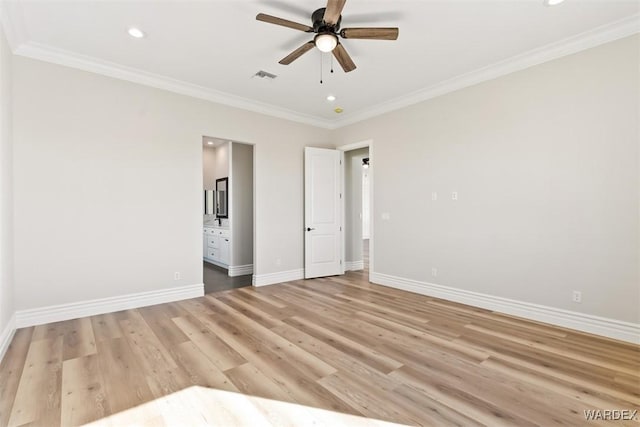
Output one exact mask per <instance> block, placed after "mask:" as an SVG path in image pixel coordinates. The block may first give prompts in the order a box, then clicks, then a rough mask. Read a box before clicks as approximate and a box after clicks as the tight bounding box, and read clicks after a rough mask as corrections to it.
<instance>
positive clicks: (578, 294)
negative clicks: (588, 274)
mask: <svg viewBox="0 0 640 427" xmlns="http://www.w3.org/2000/svg"><path fill="white" fill-rule="evenodd" d="M573 302H577V303H581V302H582V292H580V291H573Z"/></svg>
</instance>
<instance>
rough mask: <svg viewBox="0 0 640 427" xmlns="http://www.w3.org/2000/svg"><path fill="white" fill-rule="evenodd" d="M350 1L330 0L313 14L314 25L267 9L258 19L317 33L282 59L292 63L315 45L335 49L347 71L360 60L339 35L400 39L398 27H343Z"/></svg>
mask: <svg viewBox="0 0 640 427" xmlns="http://www.w3.org/2000/svg"><path fill="white" fill-rule="evenodd" d="M346 1H347V0H328V1H327V7H323V8H320V9H318V10H316V11H315V12H313V13H312V14H311V22H312V25H313V26H311V27H310V26H308V25H304V24H299V23H297V22H293V21H289V20H287V19H282V18H278V17H276V16H271V15H266V14H264V13H259V14H258V15H257V16H256V19H257V20H258V21H263V22H268V23H270V24H276V25H281V26H283V27H288V28H293V29H294V30H298V31H304V32H305V33H315V34H316V35H315V37H314V38H313V40H312V41H309V42H307V43H305V44H303V45H302V46H300V47H299V48H297V49H296V50H294V51H293V52H291V53H290V54H289V55H287V56H285V57H284V58H282V59H281V60H280V61H279V62H280V64H283V65H289V64H291V63H292V62H293V61H295V60H296V59H298V58H300V57H301V56H302V55H303V54H305V53H307V52H308V51H309V50H311V49H313V47H314V46H315V47H317V48H318V49H319V50H320V51H321V52H331V53H333V56H334V57H335V58H336V59H337V60H338V63H340V66H341V67H342V69H343V70H344V71H345V73H348V72H349V71H353V70H355V69H356V64H354V63H353V60H352V59H351V57H350V56H349V54H348V53H347V51H346V50H345V48H344V46H342V43H340V40H339V39H338V36H340V37H342V38H343V39H369V40H396V39H397V38H398V28H343V29H340V23H341V21H342V15H341V13H342V9H343V8H344V4H345V3H346Z"/></svg>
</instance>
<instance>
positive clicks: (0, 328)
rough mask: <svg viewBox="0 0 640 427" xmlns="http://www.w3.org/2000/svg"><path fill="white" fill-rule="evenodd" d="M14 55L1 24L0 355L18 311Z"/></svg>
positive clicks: (0, 355)
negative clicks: (14, 155) (15, 305)
mask: <svg viewBox="0 0 640 427" xmlns="http://www.w3.org/2000/svg"><path fill="white" fill-rule="evenodd" d="M11 62H12V55H11V50H10V49H9V46H8V44H7V40H6V38H5V35H4V31H3V30H2V27H1V26H0V358H1V357H2V348H1V347H2V338H3V332H4V331H5V330H6V329H7V328H11V325H10V320H11V318H12V316H13V313H14V311H15V310H14V296H13V295H14V269H13V158H12V157H13V153H12V151H13V150H12V131H11V127H12V119H11V116H12V113H11V102H12V93H11V92H12V90H11V80H12V69H11V68H12V67H11Z"/></svg>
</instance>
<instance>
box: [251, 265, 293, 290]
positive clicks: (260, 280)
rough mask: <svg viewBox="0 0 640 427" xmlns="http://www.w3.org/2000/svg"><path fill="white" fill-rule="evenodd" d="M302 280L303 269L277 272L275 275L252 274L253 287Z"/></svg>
mask: <svg viewBox="0 0 640 427" xmlns="http://www.w3.org/2000/svg"><path fill="white" fill-rule="evenodd" d="M301 279H304V269H302V268H300V269H297V270H289V271H279V272H277V273H268V274H254V275H253V286H266V285H273V284H275V283H284V282H290V281H292V280H301Z"/></svg>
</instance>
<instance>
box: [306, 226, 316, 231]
mask: <svg viewBox="0 0 640 427" xmlns="http://www.w3.org/2000/svg"><path fill="white" fill-rule="evenodd" d="M311 230H315V228H311V227H307V231H311Z"/></svg>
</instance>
